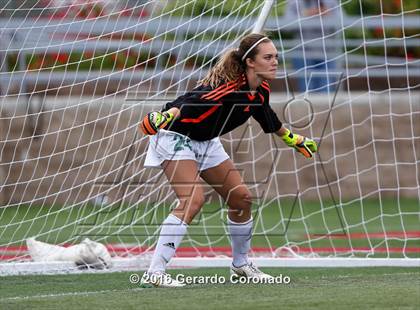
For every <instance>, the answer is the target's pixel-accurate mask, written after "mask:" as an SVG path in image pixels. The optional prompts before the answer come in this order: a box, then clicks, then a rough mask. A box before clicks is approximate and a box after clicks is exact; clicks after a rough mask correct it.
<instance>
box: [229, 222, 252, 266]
mask: <svg viewBox="0 0 420 310" xmlns="http://www.w3.org/2000/svg"><path fill="white" fill-rule="evenodd" d="M252 223H253V219H252V217H251V218H250V219H249V220H248V221H247V222H245V223H235V222H233V221H232V220H230V219H229V218H228V225H229V233H230V242H231V244H232V256H233V265H234V266H235V267H241V266H243V265H246V264H248V252H249V249H250V248H251V237H252Z"/></svg>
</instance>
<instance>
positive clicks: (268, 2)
mask: <svg viewBox="0 0 420 310" xmlns="http://www.w3.org/2000/svg"><path fill="white" fill-rule="evenodd" d="M274 1H275V0H265V1H264V6H263V7H262V9H261V12H260V15H259V16H258V19H257V22H256V23H255V26H254V28H253V29H252V32H253V33H260V32H261V31H262V30H263V29H264V24H265V22H266V20H267V17H268V15H269V14H270V11H271V8H272V7H273V4H274Z"/></svg>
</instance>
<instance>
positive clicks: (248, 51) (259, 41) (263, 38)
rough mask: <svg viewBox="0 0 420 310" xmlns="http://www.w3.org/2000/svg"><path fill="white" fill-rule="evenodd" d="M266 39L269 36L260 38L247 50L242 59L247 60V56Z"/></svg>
mask: <svg viewBox="0 0 420 310" xmlns="http://www.w3.org/2000/svg"><path fill="white" fill-rule="evenodd" d="M265 39H268V38H267V37H262V38H261V39H259V40H258V41H257V42H255V43H254V44H253V45H252V46H251V47H250V48H249V49H248V50H247V51H246V52H245V54H244V55H243V56H242V58H241V59H242V61H244V60H245V58H246V56H247V55H248V54H249V53H250V52H251V51H252V50H253V49H254V48H255V47H256V46H257V45H258V44H260V43H261V42H262V41H264V40H265Z"/></svg>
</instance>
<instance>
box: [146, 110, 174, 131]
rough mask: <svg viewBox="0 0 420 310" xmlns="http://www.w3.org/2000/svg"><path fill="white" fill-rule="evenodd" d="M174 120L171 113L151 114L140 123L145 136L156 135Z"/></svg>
mask: <svg viewBox="0 0 420 310" xmlns="http://www.w3.org/2000/svg"><path fill="white" fill-rule="evenodd" d="M173 120H174V115H173V114H172V113H171V112H167V111H166V112H150V113H148V114H147V115H146V116H145V117H144V118H143V120H142V121H141V123H140V129H141V131H142V132H143V133H144V134H145V135H155V134H157V132H158V130H159V129H164V128H167V127H168V126H169V124H170V123H171V122H172V121H173Z"/></svg>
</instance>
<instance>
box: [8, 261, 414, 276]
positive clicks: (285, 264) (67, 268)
mask: <svg viewBox="0 0 420 310" xmlns="http://www.w3.org/2000/svg"><path fill="white" fill-rule="evenodd" d="M252 261H253V262H254V263H255V264H257V265H258V266H260V267H282V268H289V267H291V268H294V267H297V268H305V267H312V268H313V267H420V259H404V258H402V259H399V258H369V259H366V258H261V257H256V258H252ZM231 263H232V259H231V258H229V257H214V258H213V257H212V258H183V257H176V258H173V259H172V260H171V262H170V264H169V265H168V267H169V268H204V267H226V268H227V267H229V266H230V264H231ZM148 265H149V260H146V259H141V258H126V259H123V258H118V259H113V266H112V267H111V268H109V269H105V270H83V269H82V270H81V269H78V268H77V267H76V266H75V265H74V264H73V263H71V262H22V263H2V264H0V276H11V275H31V274H78V273H110V272H121V271H140V270H146V269H147V267H148Z"/></svg>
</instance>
